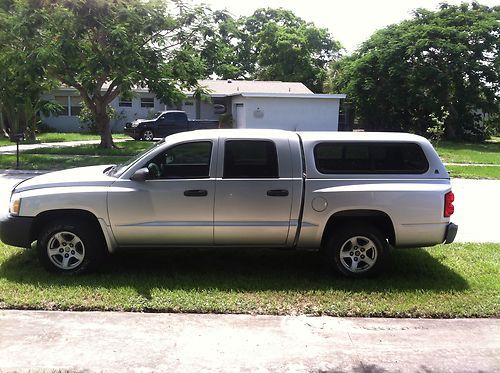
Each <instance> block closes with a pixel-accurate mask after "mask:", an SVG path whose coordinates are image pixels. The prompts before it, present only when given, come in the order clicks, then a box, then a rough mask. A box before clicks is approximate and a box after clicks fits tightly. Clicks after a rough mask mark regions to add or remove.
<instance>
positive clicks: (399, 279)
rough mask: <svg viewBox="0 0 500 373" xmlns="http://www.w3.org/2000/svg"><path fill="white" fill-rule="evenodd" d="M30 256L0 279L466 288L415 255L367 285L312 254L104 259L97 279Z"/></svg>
mask: <svg viewBox="0 0 500 373" xmlns="http://www.w3.org/2000/svg"><path fill="white" fill-rule="evenodd" d="M35 254H36V253H35V251H34V250H24V251H20V252H19V253H18V254H15V255H12V256H10V257H9V258H7V259H6V260H5V261H4V263H3V264H2V265H1V266H0V277H3V278H5V279H7V280H9V281H12V282H17V283H23V284H36V285H42V286H65V287H66V286H91V287H92V286H94V287H100V288H108V289H112V288H116V287H132V288H135V289H136V290H137V292H139V293H140V294H141V295H143V296H144V297H146V298H150V294H151V290H152V289H170V290H177V289H183V290H193V289H196V290H200V291H203V290H210V289H218V290H222V291H288V290H290V291H310V290H313V291H316V290H317V291H330V290H343V291H349V292H388V291H389V292H404V291H415V290H417V291H418V290H430V291H437V292H439V291H450V290H452V291H462V290H465V289H467V288H468V285H467V282H466V281H465V280H464V279H463V278H462V277H461V276H460V275H459V274H457V273H456V272H454V271H452V270H451V269H450V268H448V267H447V266H445V265H443V264H442V263H441V262H440V261H439V258H435V257H433V256H431V255H430V254H429V253H428V252H427V251H425V250H422V249H412V250H394V251H393V252H392V255H391V256H390V260H389V265H388V268H387V270H386V271H385V272H384V273H383V274H381V275H380V276H378V277H376V278H372V279H360V280H352V279H346V278H344V277H342V276H340V275H337V274H333V273H332V271H331V270H330V268H329V267H328V266H327V265H326V264H325V263H324V260H323V257H322V256H321V255H320V254H318V253H316V252H300V251H299V252H295V251H280V250H267V249H168V250H167V251H163V252H154V251H143V252H141V253H138V252H126V253H119V254H116V255H113V256H111V258H110V259H109V260H108V263H107V264H106V265H105V266H104V268H102V270H101V271H100V272H99V273H94V274H89V275H84V276H76V277H71V276H61V275H55V274H50V273H47V272H46V271H44V270H43V269H42V268H41V267H40V265H39V263H38V260H37V258H36V255H35Z"/></svg>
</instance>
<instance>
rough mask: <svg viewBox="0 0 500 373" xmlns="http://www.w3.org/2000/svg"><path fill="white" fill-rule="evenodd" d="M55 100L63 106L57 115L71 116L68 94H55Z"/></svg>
mask: <svg viewBox="0 0 500 373" xmlns="http://www.w3.org/2000/svg"><path fill="white" fill-rule="evenodd" d="M54 100H55V102H56V103H58V104H59V105H61V106H62V108H61V110H59V112H58V113H57V115H61V116H69V105H68V101H69V100H68V96H55V97H54Z"/></svg>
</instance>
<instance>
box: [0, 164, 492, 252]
mask: <svg viewBox="0 0 500 373" xmlns="http://www.w3.org/2000/svg"><path fill="white" fill-rule="evenodd" d="M31 176H34V174H29V173H24V174H20V173H12V172H11V173H8V172H6V171H3V172H2V171H1V170H0V215H1V214H2V212H5V211H6V209H7V206H8V199H9V193H10V190H11V188H12V186H13V185H14V184H15V183H17V182H19V181H21V180H23V179H25V178H27V177H31ZM452 187H453V192H454V193H455V202H454V205H455V213H454V214H453V216H452V221H453V222H454V223H455V224H458V226H459V228H458V234H457V237H456V239H455V242H500V229H498V211H500V198H499V197H498V192H499V191H500V180H466V179H453V180H452Z"/></svg>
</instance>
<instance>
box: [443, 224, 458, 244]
mask: <svg viewBox="0 0 500 373" xmlns="http://www.w3.org/2000/svg"><path fill="white" fill-rule="evenodd" d="M457 232H458V225H456V224H453V223H450V224H448V226H447V227H446V235H445V236H444V243H445V244H446V243H452V242H453V241H454V240H455V237H456V235H457Z"/></svg>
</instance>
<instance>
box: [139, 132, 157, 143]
mask: <svg viewBox="0 0 500 373" xmlns="http://www.w3.org/2000/svg"><path fill="white" fill-rule="evenodd" d="M142 138H143V139H144V140H146V141H153V139H154V138H155V134H154V133H153V131H152V130H144V131H143V132H142Z"/></svg>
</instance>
